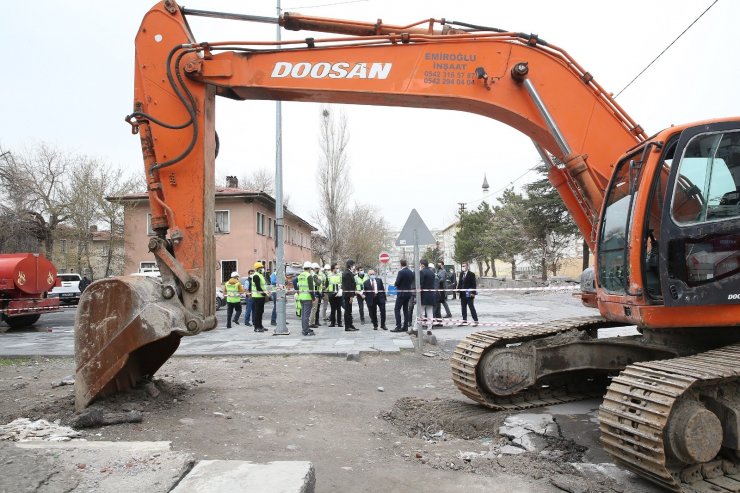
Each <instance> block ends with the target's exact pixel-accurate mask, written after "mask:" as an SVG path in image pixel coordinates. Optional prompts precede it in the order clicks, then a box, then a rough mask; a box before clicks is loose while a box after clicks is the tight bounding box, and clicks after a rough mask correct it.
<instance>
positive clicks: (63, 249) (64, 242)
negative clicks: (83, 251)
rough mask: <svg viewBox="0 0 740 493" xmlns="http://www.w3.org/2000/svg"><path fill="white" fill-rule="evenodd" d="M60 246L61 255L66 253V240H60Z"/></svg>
mask: <svg viewBox="0 0 740 493" xmlns="http://www.w3.org/2000/svg"><path fill="white" fill-rule="evenodd" d="M60 246H61V249H62V253H67V240H61V242H60Z"/></svg>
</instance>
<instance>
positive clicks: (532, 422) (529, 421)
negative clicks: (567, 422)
mask: <svg viewBox="0 0 740 493" xmlns="http://www.w3.org/2000/svg"><path fill="white" fill-rule="evenodd" d="M530 432H532V433H537V434H538V435H545V436H551V437H556V436H558V435H559V433H558V425H557V423H555V420H554V419H553V417H552V415H551V414H534V413H522V414H515V415H512V416H509V417H508V418H506V420H505V421H504V424H503V426H501V427H500V428H499V434H500V435H504V436H508V437H511V438H519V437H521V436H523V435H526V434H527V433H530Z"/></svg>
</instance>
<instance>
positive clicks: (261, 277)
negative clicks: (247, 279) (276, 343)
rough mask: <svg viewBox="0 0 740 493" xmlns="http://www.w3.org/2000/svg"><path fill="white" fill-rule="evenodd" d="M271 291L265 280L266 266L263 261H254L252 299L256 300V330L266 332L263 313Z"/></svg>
mask: <svg viewBox="0 0 740 493" xmlns="http://www.w3.org/2000/svg"><path fill="white" fill-rule="evenodd" d="M268 296H269V293H268V292H267V283H266V282H265V266H264V265H262V262H255V263H254V274H252V299H253V300H254V331H255V332H266V331H267V329H266V328H265V327H264V326H263V325H262V315H263V314H264V313H265V301H266V299H267V297H268Z"/></svg>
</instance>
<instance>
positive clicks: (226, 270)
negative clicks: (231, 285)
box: [221, 260, 239, 283]
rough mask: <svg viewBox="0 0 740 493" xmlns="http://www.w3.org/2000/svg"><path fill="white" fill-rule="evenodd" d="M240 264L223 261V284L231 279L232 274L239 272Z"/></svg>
mask: <svg viewBox="0 0 740 493" xmlns="http://www.w3.org/2000/svg"><path fill="white" fill-rule="evenodd" d="M237 267H238V262H237V261H236V260H222V261H221V282H222V283H224V282H226V281H228V280H229V279H230V278H231V273H232V272H234V271H237V272H238V271H239V269H237Z"/></svg>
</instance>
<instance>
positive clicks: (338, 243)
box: [315, 106, 351, 260]
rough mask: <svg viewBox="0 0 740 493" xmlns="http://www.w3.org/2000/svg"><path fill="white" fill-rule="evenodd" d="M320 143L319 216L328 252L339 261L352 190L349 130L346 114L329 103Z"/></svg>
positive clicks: (322, 116)
mask: <svg viewBox="0 0 740 493" xmlns="http://www.w3.org/2000/svg"><path fill="white" fill-rule="evenodd" d="M320 122H321V124H320V132H319V146H320V148H321V160H320V161H319V166H318V170H317V172H316V182H317V185H318V187H319V201H320V202H319V211H318V213H317V214H316V216H315V219H316V221H317V222H318V224H319V230H320V233H321V234H322V235H323V236H324V237H325V238H326V243H327V245H328V255H329V258H330V259H331V260H339V254H340V253H342V239H343V234H342V220H343V219H344V218H345V217H346V214H347V202H348V201H349V197H350V193H351V184H350V182H349V167H350V166H349V162H348V160H347V157H348V156H347V145H348V144H349V132H348V130H347V118H346V117H345V115H344V114H343V113H340V114H339V118H338V119H337V118H335V117H334V115H333V113H332V112H331V110H330V109H329V107H328V106H323V107H322V108H321V116H320Z"/></svg>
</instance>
